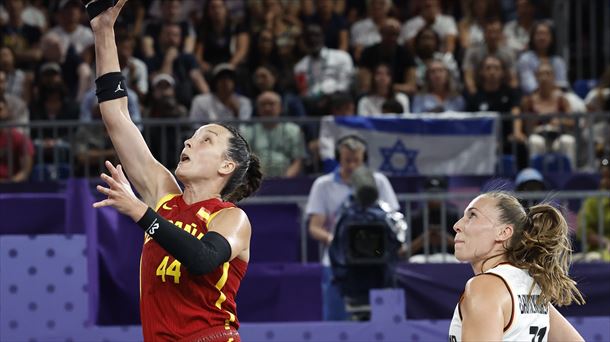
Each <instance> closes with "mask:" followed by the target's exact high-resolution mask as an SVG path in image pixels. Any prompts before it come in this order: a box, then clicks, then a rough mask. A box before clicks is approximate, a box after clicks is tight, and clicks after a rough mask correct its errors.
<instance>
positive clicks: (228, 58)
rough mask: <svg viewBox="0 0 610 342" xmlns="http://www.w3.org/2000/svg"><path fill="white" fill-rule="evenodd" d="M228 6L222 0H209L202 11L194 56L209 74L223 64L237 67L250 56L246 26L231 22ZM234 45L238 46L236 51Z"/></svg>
mask: <svg viewBox="0 0 610 342" xmlns="http://www.w3.org/2000/svg"><path fill="white" fill-rule="evenodd" d="M226 5H227V4H226V3H225V2H224V1H222V0H209V1H207V2H206V3H205V7H204V9H203V22H202V25H201V26H200V30H199V32H198V33H197V43H196V47H195V56H197V61H198V62H199V64H200V65H201V68H202V70H203V72H204V73H206V74H207V73H208V72H210V71H212V69H213V68H214V67H215V66H216V65H218V64H221V63H229V64H231V65H232V66H233V68H237V67H238V66H239V65H240V64H241V63H243V62H245V60H246V57H247V56H248V48H249V46H250V36H249V34H248V32H247V30H246V28H245V26H244V25H243V24H238V23H233V22H232V21H231V18H230V17H229V16H228V15H227V7H226ZM232 42H234V44H235V46H234V50H233V52H232V50H231V44H232Z"/></svg>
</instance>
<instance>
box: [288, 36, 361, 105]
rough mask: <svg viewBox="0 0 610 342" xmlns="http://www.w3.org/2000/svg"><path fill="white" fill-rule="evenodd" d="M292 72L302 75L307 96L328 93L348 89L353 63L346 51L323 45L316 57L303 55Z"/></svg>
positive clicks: (352, 72)
mask: <svg viewBox="0 0 610 342" xmlns="http://www.w3.org/2000/svg"><path fill="white" fill-rule="evenodd" d="M294 74H295V75H296V76H297V77H299V75H302V77H304V79H305V82H306V83H307V95H308V96H316V95H320V94H325V95H330V94H333V93H335V92H337V91H346V90H348V89H349V87H350V84H351V82H352V76H353V74H354V63H353V61H352V57H351V56H350V55H349V54H348V53H347V52H345V51H342V50H337V49H329V48H326V47H324V48H322V50H321V51H320V56H319V57H318V58H313V57H312V56H310V55H307V56H305V57H303V58H302V59H301V60H300V61H299V62H298V63H297V64H296V65H295V66H294Z"/></svg>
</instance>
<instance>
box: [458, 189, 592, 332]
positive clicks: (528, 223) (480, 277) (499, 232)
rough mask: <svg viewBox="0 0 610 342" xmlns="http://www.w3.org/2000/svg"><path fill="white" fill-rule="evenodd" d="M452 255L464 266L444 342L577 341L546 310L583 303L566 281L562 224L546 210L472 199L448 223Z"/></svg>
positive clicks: (501, 197) (492, 198)
mask: <svg viewBox="0 0 610 342" xmlns="http://www.w3.org/2000/svg"><path fill="white" fill-rule="evenodd" d="M453 229H454V230H455V232H456V235H455V256H456V258H457V259H458V260H460V261H467V262H469V263H470V264H471V266H472V269H473V270H474V273H475V276H474V277H472V278H471V279H470V280H469V281H468V282H467V283H466V288H465V289H464V293H463V294H462V297H461V298H460V300H459V302H458V304H457V306H456V308H455V312H454V313H453V319H452V320H451V326H450V328H449V341H456V342H457V341H541V342H542V341H584V340H583V338H582V336H580V334H579V333H578V331H576V329H574V327H573V326H572V325H571V324H570V323H569V322H568V321H567V320H566V319H565V318H564V317H563V316H562V315H561V314H560V313H559V312H558V311H557V310H556V309H555V307H554V306H553V305H569V304H571V303H572V302H577V303H579V304H582V303H584V300H583V298H582V295H581V294H580V292H579V291H578V289H577V288H576V282H575V281H574V280H572V279H570V277H569V276H568V269H569V264H570V255H571V247H570V242H569V238H568V225H567V223H566V220H565V219H564V217H563V216H562V214H561V213H560V212H559V211H558V210H557V209H555V208H554V207H552V206H550V205H548V204H538V205H535V206H533V207H530V208H524V207H523V206H522V205H521V204H520V203H519V201H518V200H517V198H515V197H514V196H512V195H510V194H508V193H505V192H490V193H486V194H483V195H480V196H478V197H477V198H475V199H474V200H472V202H470V204H469V205H468V207H467V208H466V210H464V216H463V217H462V218H461V219H460V220H459V221H458V222H457V223H456V224H455V226H454V227H453Z"/></svg>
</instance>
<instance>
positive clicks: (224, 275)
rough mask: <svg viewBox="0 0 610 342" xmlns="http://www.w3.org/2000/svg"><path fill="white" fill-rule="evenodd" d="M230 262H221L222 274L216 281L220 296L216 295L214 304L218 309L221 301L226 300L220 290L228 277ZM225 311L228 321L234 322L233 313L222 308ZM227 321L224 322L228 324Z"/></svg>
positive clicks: (220, 307) (220, 306)
mask: <svg viewBox="0 0 610 342" xmlns="http://www.w3.org/2000/svg"><path fill="white" fill-rule="evenodd" d="M230 265H231V264H230V263H229V262H228V261H227V262H225V263H224V264H222V275H221V276H220V279H218V282H217V283H216V289H218V292H220V296H218V299H217V300H216V303H215V304H214V305H215V306H216V307H217V308H218V309H220V310H223V309H222V303H224V301H225V300H227V296H226V295H225V294H224V293H223V292H222V288H223V287H224V286H225V284H226V283H227V279H228V278H229V266H230ZM224 311H225V312H226V313H228V314H229V319H228V322H235V315H234V314H233V313H232V312H229V311H227V310H224ZM228 322H225V324H228Z"/></svg>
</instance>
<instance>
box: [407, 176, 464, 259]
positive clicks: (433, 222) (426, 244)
mask: <svg viewBox="0 0 610 342" xmlns="http://www.w3.org/2000/svg"><path fill="white" fill-rule="evenodd" d="M423 191H424V192H426V193H430V194H438V193H445V192H447V179H445V178H442V177H431V178H428V179H427V180H426V182H425V184H424V188H423ZM442 203H443V202H442V200H438V199H430V200H428V202H427V203H424V205H425V206H426V207H427V210H425V209H423V208H422V209H419V210H417V211H416V212H414V213H413V216H412V218H411V226H410V227H409V228H411V236H412V239H413V240H412V241H411V245H410V246H409V249H408V251H409V253H410V254H411V256H413V255H417V254H437V253H444V254H447V253H448V254H453V238H454V236H455V231H454V230H453V224H454V223H455V222H457V221H458V220H459V219H460V216H461V215H460V214H459V211H458V209H457V207H456V206H455V205H454V204H452V203H449V202H445V222H444V226H443V220H442V219H443V217H442V216H443V215H442ZM425 215H427V216H428V217H427V224H428V226H427V227H426V226H425V222H426V217H425ZM443 231H445V243H444V245H445V249H444V250H443Z"/></svg>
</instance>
